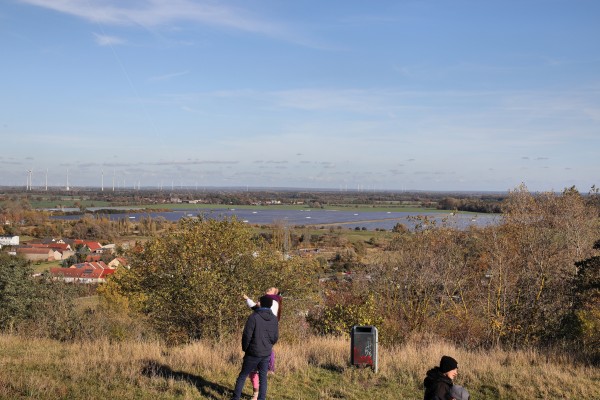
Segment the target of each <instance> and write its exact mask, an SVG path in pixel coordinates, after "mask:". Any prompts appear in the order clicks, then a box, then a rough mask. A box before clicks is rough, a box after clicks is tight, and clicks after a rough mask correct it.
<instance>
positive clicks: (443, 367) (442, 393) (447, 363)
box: [423, 356, 458, 400]
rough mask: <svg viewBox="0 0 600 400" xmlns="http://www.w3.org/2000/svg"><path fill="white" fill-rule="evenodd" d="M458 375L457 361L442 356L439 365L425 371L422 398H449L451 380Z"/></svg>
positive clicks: (438, 399)
mask: <svg viewBox="0 0 600 400" xmlns="http://www.w3.org/2000/svg"><path fill="white" fill-rule="evenodd" d="M456 375H458V362H457V361H456V360H455V359H454V358H452V357H450V356H443V357H442V359H441V360H440V366H439V367H435V368H432V369H430V370H429V371H427V376H426V377H425V380H424V381H423V385H424V386H425V396H424V397H423V399H424V400H451V399H453V398H454V397H453V396H452V393H451V389H452V381H453V380H454V378H456Z"/></svg>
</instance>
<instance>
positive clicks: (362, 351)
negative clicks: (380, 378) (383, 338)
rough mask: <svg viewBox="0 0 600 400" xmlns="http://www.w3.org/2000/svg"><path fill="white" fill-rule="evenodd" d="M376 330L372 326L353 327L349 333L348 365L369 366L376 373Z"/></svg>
mask: <svg viewBox="0 0 600 400" xmlns="http://www.w3.org/2000/svg"><path fill="white" fill-rule="evenodd" d="M378 341H379V339H378V337H377V328H376V327H374V326H372V325H364V326H360V325H354V326H353V327H352V330H351V332H350V363H351V364H352V365H354V366H359V367H366V366H370V367H371V368H372V369H373V371H374V372H377V343H378Z"/></svg>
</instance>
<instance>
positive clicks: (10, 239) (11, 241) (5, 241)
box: [0, 236, 19, 248]
mask: <svg viewBox="0 0 600 400" xmlns="http://www.w3.org/2000/svg"><path fill="white" fill-rule="evenodd" d="M18 245H19V237H18V236H0V248H2V246H18Z"/></svg>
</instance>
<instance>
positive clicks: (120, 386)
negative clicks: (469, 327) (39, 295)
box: [0, 335, 600, 400]
mask: <svg viewBox="0 0 600 400" xmlns="http://www.w3.org/2000/svg"><path fill="white" fill-rule="evenodd" d="M379 351H380V362H379V369H380V371H379V373H377V374H374V373H372V372H371V371H370V370H368V369H356V368H353V367H349V366H348V354H349V342H348V341H347V340H344V339H337V338H336V339H327V338H310V339H307V341H306V342H304V343H301V344H286V343H281V344H278V345H277V353H276V354H277V371H276V373H275V374H274V375H271V376H270V378H269V396H268V398H270V399H277V400H279V399H290V400H292V399H293V400H302V399H306V400H315V399H323V400H325V399H384V400H385V399H390V400H392V399H394V400H395V399H420V398H422V391H421V382H422V379H423V376H424V374H425V371H426V370H427V369H428V368H429V367H431V366H433V365H434V364H436V363H437V362H438V360H439V357H440V356H441V355H443V354H450V355H453V356H454V357H456V358H457V359H458V360H459V364H460V369H459V377H458V378H457V383H458V384H461V385H464V386H466V387H467V388H468V389H469V390H470V392H471V398H473V399H598V398H600V385H599V382H600V370H599V369H593V368H586V367H582V366H575V365H573V364H571V363H570V362H569V361H568V360H566V359H564V358H562V359H561V358H557V357H549V356H548V355H543V354H539V353H536V352H510V353H509V352H504V351H500V350H493V351H486V352H469V351H465V350H459V349H457V348H455V347H453V346H452V345H448V344H440V343H433V342H426V341H425V342H420V343H412V344H407V345H405V346H402V347H397V348H392V349H389V348H384V347H382V346H380V348H379ZM0 354H1V357H0V398H1V399H24V398H36V399H102V398H110V399H153V400H158V399H212V400H226V399H229V398H230V397H231V389H232V388H233V384H234V381H235V378H236V376H237V373H238V371H239V367H240V365H241V357H242V354H241V352H240V350H239V343H238V340H235V341H232V342H229V343H225V344H209V343H200V342H199V343H194V344H190V345H186V346H180V347H175V348H168V347H165V346H163V345H160V344H158V343H136V342H123V343H117V344H111V343H109V342H108V341H99V342H93V343H92V342H88V343H77V344H73V343H71V344H66V343H60V342H56V341H51V340H35V339H22V338H18V337H15V336H9V335H1V336H0ZM250 392H251V389H250V384H249V383H248V384H247V385H246V388H245V393H246V394H247V395H248V396H246V398H249V393H250Z"/></svg>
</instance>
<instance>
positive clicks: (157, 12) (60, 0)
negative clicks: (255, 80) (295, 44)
mask: <svg viewBox="0 0 600 400" xmlns="http://www.w3.org/2000/svg"><path fill="white" fill-rule="evenodd" d="M20 1H21V2H22V3H25V4H29V5H33V6H38V7H44V8H47V9H51V10H54V11H57V12H61V13H65V14H69V15H72V16H75V17H78V18H82V19H85V20H88V21H91V22H97V23H102V24H107V25H121V26H128V25H142V26H147V27H156V26H165V25H168V24H174V23H178V22H184V21H190V22H198V23H202V24H205V25H210V26H216V27H224V28H229V29H235V30H240V31H246V32H253V33H259V34H265V35H268V36H279V37H286V36H288V37H289V36H290V33H289V32H287V31H286V29H284V27H283V26H281V25H279V24H277V23H275V22H272V21H268V20H265V19H261V18H259V17H257V16H255V15H253V14H252V13H250V12H248V11H246V10H243V9H240V8H235V7H231V6H227V5H223V4H221V3H216V2H212V1H192V0H140V1H126V0H93V1H82V0H20Z"/></svg>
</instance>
